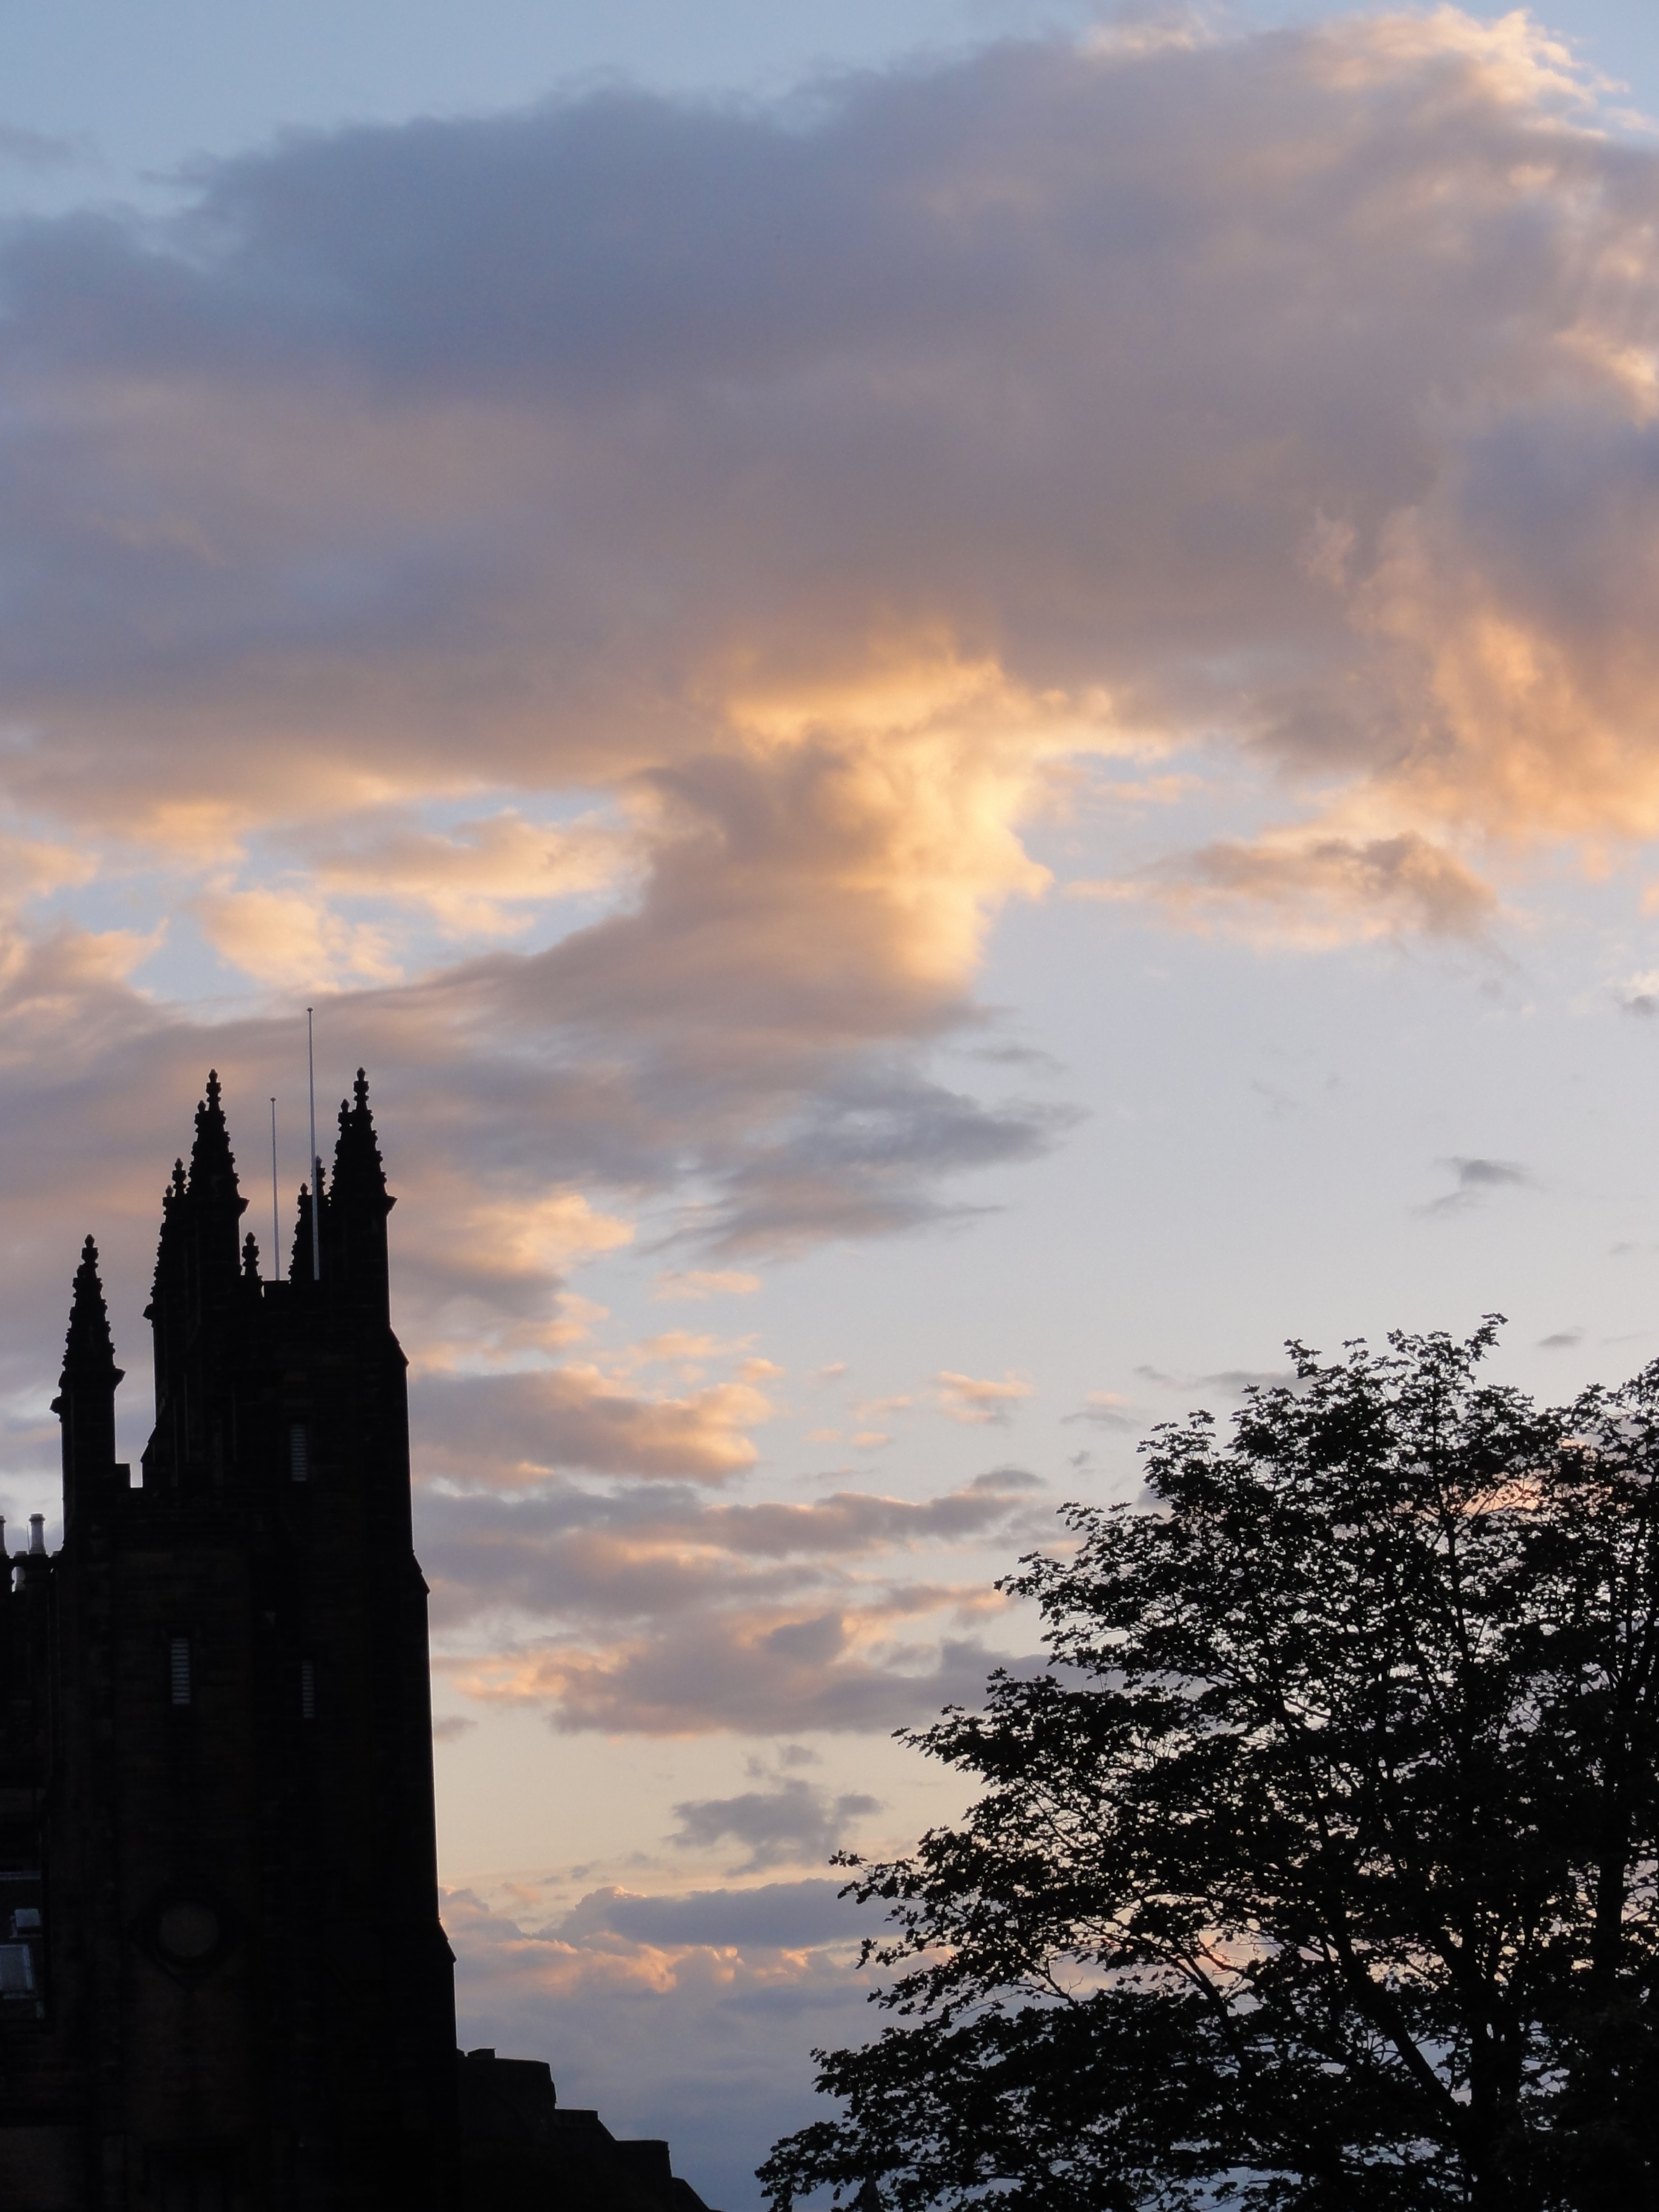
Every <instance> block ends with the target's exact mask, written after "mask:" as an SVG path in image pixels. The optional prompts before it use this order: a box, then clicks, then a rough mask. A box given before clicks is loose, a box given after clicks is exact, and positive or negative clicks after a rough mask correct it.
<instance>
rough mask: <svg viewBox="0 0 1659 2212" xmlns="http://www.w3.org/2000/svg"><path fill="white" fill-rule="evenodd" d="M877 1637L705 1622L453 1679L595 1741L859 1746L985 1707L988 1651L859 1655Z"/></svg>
mask: <svg viewBox="0 0 1659 2212" xmlns="http://www.w3.org/2000/svg"><path fill="white" fill-rule="evenodd" d="M968 1596H969V1592H968V1591H967V1590H962V1591H957V1592H952V1591H948V1590H940V1589H922V1590H919V1591H916V1592H914V1593H911V1594H909V1595H908V1603H909V1604H911V1605H914V1606H915V1608H916V1610H918V1611H920V1612H931V1611H934V1610H936V1609H938V1608H939V1607H942V1606H944V1605H945V1604H946V1603H948V1602H951V1601H952V1600H965V1599H966V1598H968ZM895 1609H902V1607H901V1608H895ZM883 1610H884V1612H886V1611H887V1610H889V1609H887V1608H884V1609H883ZM881 1626H885V1622H884V1620H882V1619H880V1618H877V1619H874V1620H872V1618H871V1617H870V1616H869V1615H868V1614H866V1615H864V1616H862V1617H859V1616H854V1615H853V1614H851V1613H843V1612H841V1611H839V1610H830V1611H828V1612H823V1613H817V1614H815V1615H809V1616H807V1617H806V1618H805V1619H801V1618H787V1619H784V1620H777V1621H776V1622H775V1625H768V1623H767V1622H766V1620H764V1619H763V1618H761V1619H754V1618H750V1619H748V1620H740V1619H735V1618H730V1617H726V1618H721V1617H719V1616H716V1617H715V1618H714V1619H712V1620H708V1621H705V1622H698V1623H696V1624H687V1625H685V1626H676V1627H671V1628H670V1629H669V1630H667V1631H666V1632H664V1633H662V1634H660V1635H658V1636H655V1637H652V1638H640V1639H635V1641H633V1642H632V1643H627V1644H621V1643H619V1644H617V1645H615V1646H613V1647H612V1648H611V1649H610V1650H607V1651H605V1652H604V1653H603V1654H593V1653H588V1652H583V1651H579V1650H563V1649H559V1648H556V1647H542V1648H540V1649H534V1650H527V1651H526V1652H524V1653H522V1654H520V1655H514V1656H502V1657H501V1658H500V1659H497V1660H492V1661H488V1662H481V1663H477V1664H475V1665H471V1666H465V1665H464V1666H460V1667H459V1668H457V1669H456V1670H455V1672H454V1676H453V1679H454V1681H455V1684H456V1686H457V1688H459V1690H460V1691H462V1692H464V1693H465V1695H467V1696H470V1697H474V1698H478V1699H485V1700H493V1701H508V1702H511V1703H513V1704H532V1705H545V1706H546V1707H547V1709H548V1711H549V1714H550V1718H551V1719H552V1720H553V1721H554V1723H555V1724H556V1726H557V1727H558V1728H559V1729H561V1730H562V1731H564V1732H567V1733H574V1732H577V1731H580V1730H582V1729H598V1730H599V1731H601V1732H602V1733H604V1734H605V1735H621V1734H629V1735H633V1734H640V1735H667V1736H684V1735H709V1734H712V1733H714V1732H715V1731H716V1730H729V1731H732V1732H735V1733H737V1734H739V1735H780V1734H782V1733H785V1732H787V1731H788V1730H790V1729H800V1730H818V1729H823V1730H829V1731H833V1732H837V1733H847V1732H848V1731H851V1732H854V1733H856V1734H865V1733H867V1732H869V1731H871V1730H873V1729H888V1730H890V1729H898V1728H905V1727H914V1726H915V1725H917V1724H918V1723H921V1721H923V1720H925V1719H926V1718H927V1717H930V1716H932V1715H933V1714H934V1713H936V1712H938V1711H939V1708H940V1706H941V1705H953V1704H964V1703H974V1702H977V1701H978V1700H979V1699H981V1698H982V1697H983V1695H984V1692H985V1684H986V1680H987V1676H988V1675H989V1674H990V1672H991V1669H992V1668H993V1667H994V1666H995V1665H996V1664H997V1663H998V1655H997V1654H995V1653H994V1652H993V1651H992V1650H989V1649H988V1648H987V1646H985V1645H984V1644H980V1643H978V1642H976V1641H973V1640H971V1639H966V1638H949V1637H947V1638H944V1639H942V1640H941V1641H940V1642H939V1644H936V1645H935V1644H917V1645H912V1646H910V1647H908V1649H907V1648H906V1647H905V1646H903V1645H898V1646H896V1647H894V1646H893V1645H891V1644H887V1645H885V1646H884V1644H882V1643H881V1642H879V1641H878V1642H877V1644H876V1648H875V1650H874V1652H873V1654H868V1653H866V1651H864V1650H860V1649H859V1648H858V1647H859V1644H860V1642H866V1643H867V1642H868V1640H869V1638H870V1635H871V1631H872V1629H877V1630H878V1629H879V1628H880V1627H881ZM855 1632H862V1634H861V1635H860V1634H855ZM907 1660H908V1662H909V1664H908V1665H907V1664H905V1663H904V1662H906V1661H907Z"/></svg>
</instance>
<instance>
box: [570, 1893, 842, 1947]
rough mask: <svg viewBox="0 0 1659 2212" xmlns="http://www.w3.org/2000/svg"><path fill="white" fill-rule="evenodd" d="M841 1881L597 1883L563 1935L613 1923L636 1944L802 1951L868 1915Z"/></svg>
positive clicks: (832, 1939) (838, 1936) (612, 1926)
mask: <svg viewBox="0 0 1659 2212" xmlns="http://www.w3.org/2000/svg"><path fill="white" fill-rule="evenodd" d="M840 1891H841V1885H840V1883H838V1882H835V1881H769V1882H764V1883H762V1884H760V1885H758V1886H757V1887H755V1888H752V1889H699V1890H691V1891H689V1892H686V1893H683V1894H681V1895H678V1896H670V1897H633V1896H629V1894H628V1893H626V1892H625V1891H621V1890H615V1889H609V1890H596V1891H595V1892H593V1893H592V1895H591V1896H588V1897H585V1898H584V1899H582V1900H581V1903H580V1905H577V1906H576V1907H575V1908H574V1911H571V1912H570V1913H568V1915H567V1916H566V1917H565V1918H564V1919H563V1920H562V1922H561V1923H559V1933H561V1934H562V1935H566V1934H568V1935H581V1936H586V1935H588V1934H590V1933H592V1931H593V1930H594V1929H600V1928H606V1929H613V1930H614V1931H615V1932H616V1934H617V1935H618V1936H628V1937H629V1939H630V1940H631V1941H632V1942H636V1943H652V1944H680V1943H688V1944H690V1943H706V1944H713V1945H716V1946H718V1947H720V1948H727V1947H735V1948H738V1949H741V1950H749V1949H754V1948H757V1949H761V1950H774V1949H775V1950H790V1951H799V1950H804V1949H805V1948H808V1947H809V1946H811V1945H812V1944H816V1943H836V1942H841V1943H844V1942H848V1940H849V1938H852V1937H854V1936H857V1935H858V1934H859V1933H860V1923H861V1922H862V1921H863V1920H864V1919H865V1918H866V1915H865V1914H863V1913H861V1912H860V1909H859V1907H858V1906H857V1905H854V1903H853V1901H852V1900H851V1899H849V1898H843V1897H842V1895H841V1894H840Z"/></svg>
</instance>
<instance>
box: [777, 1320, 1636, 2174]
mask: <svg viewBox="0 0 1659 2212" xmlns="http://www.w3.org/2000/svg"><path fill="white" fill-rule="evenodd" d="M1499 1318H1501V1317H1500V1316H1492V1317H1489V1319H1488V1321H1487V1322H1486V1324H1485V1325H1484V1326H1483V1327H1482V1328H1481V1329H1480V1331H1479V1332H1478V1334H1476V1335H1475V1336H1474V1338H1472V1339H1471V1340H1469V1341H1468V1343H1465V1344H1459V1343H1456V1342H1454V1341H1453V1340H1451V1339H1450V1338H1449V1337H1447V1336H1445V1335H1442V1334H1431V1335H1427V1336H1407V1335H1398V1334H1397V1335H1395V1336H1393V1337H1391V1338H1390V1339H1389V1351H1388V1352H1385V1353H1382V1354H1376V1353H1373V1352H1370V1351H1368V1350H1367V1349H1366V1347H1365V1346H1363V1345H1360V1346H1350V1347H1349V1348H1348V1351H1347V1354H1346V1357H1345V1358H1343V1359H1341V1360H1340V1361H1339V1362H1337V1363H1335V1364H1321V1363H1320V1361H1319V1360H1318V1359H1317V1358H1316V1356H1315V1355H1314V1354H1312V1353H1310V1352H1308V1351H1307V1350H1306V1349H1305V1348H1304V1347H1303V1346H1300V1345H1293V1346H1291V1352H1292V1354H1293V1355H1294V1357H1295V1359H1296V1363H1297V1376H1298V1380H1297V1383H1295V1384H1294V1385H1293V1386H1290V1387H1286V1388H1283V1389H1267V1390H1259V1391H1256V1392H1254V1393H1252V1394H1251V1395H1249V1399H1248V1401H1247V1402H1246V1404H1245V1406H1244V1407H1243V1411H1242V1412H1241V1413H1239V1415H1238V1416H1237V1422H1236V1424H1235V1428H1234V1433H1233V1436H1232V1438H1231V1443H1227V1444H1225V1445H1224V1444H1222V1443H1220V1442H1219V1441H1218V1438H1217V1437H1216V1435H1215V1433H1214V1430H1213V1426H1212V1423H1211V1420H1210V1419H1209V1416H1208V1415H1206V1414H1201V1413H1200V1414H1198V1415H1195V1416H1194V1417H1193V1418H1192V1419H1190V1420H1189V1421H1188V1422H1187V1423H1186V1424H1185V1425H1169V1426H1165V1427H1164V1428H1162V1429H1159V1430H1158V1431H1156V1432H1155V1433H1154V1435H1153V1437H1152V1439H1151V1440H1150V1442H1149V1443H1147V1444H1146V1446H1145V1447H1144V1449H1145V1451H1146V1463H1147V1472H1148V1477H1149V1483H1148V1497H1147V1498H1146V1500H1145V1501H1143V1503H1142V1504H1139V1505H1138V1506H1133V1507H1131V1506H1123V1505H1119V1506H1113V1507H1109V1508H1104V1509H1101V1508H1096V1507H1087V1506H1073V1507H1071V1508H1069V1509H1068V1510H1067V1515H1066V1518H1067V1520H1068V1522H1069V1524H1070V1526H1071V1528H1072V1529H1073V1533H1074V1534H1075V1537H1076V1539H1077V1544H1076V1547H1075V1548H1074V1549H1073V1550H1072V1551H1071V1552H1070V1553H1069V1554H1068V1555H1067V1556H1065V1557H1060V1558H1052V1559H1051V1558H1045V1557H1042V1556H1036V1557H1032V1558H1030V1559H1026V1560H1024V1561H1023V1562H1022V1564H1021V1571H1019V1572H1018V1574H1016V1575H1015V1576H1013V1577H1012V1578H1011V1579H1010V1581H1009V1582H1008V1583H1006V1585H1005V1587H1006V1588H1008V1589H1012V1590H1013V1591H1015V1592H1017V1593H1018V1595H1022V1596H1024V1597H1028V1598H1031V1599H1034V1600H1035V1601H1036V1603H1037V1605H1038V1606H1039V1607H1040V1608H1041V1611H1042V1618H1043V1620H1044V1623H1045V1632H1044V1633H1045V1642H1046V1643H1047V1644H1048V1650H1049V1652H1050V1655H1051V1664H1050V1666H1049V1667H1048V1671H1047V1672H1045V1673H1043V1674H1041V1675H1040V1676H1038V1677H1037V1678H1036V1679H1035V1680H1030V1679H1019V1678H1016V1677H1013V1676H1010V1675H1008V1674H1003V1673H999V1674H997V1675H995V1676H994V1678H993V1680H992V1683H991V1686H990V1692H989V1697H988V1701H987V1705H986V1708H985V1710H984V1711H981V1712H968V1711H963V1710H961V1709H959V1708H954V1707H953V1708H951V1709H950V1710H949V1711H946V1712H945V1714H944V1716H943V1717H941V1718H940V1719H939V1721H938V1722H937V1723H935V1724H934V1725H933V1727H932V1728H930V1729H927V1730H925V1731H923V1732H921V1733H920V1734H917V1735H912V1736H911V1737H910V1738H909V1739H908V1740H909V1741H911V1742H913V1743H914V1744H915V1746H916V1747H918V1748H919V1749H921V1751H923V1752H925V1753H927V1754H928V1755H929V1756H930V1757H933V1758H935V1759H943V1760H945V1762H946V1763H947V1764H949V1765H952V1766H954V1767H957V1768H959V1769H962V1770H963V1771H966V1772H968V1773H969V1774H972V1775H975V1776H976V1777H978V1778H980V1779H981V1781H982V1782H983V1783H984V1784H985V1785H986V1788H985V1791H984V1794H983V1795H982V1796H981V1798H980V1799H979V1802H977V1803H976V1804H975V1807H974V1808H973V1809H972V1811H971V1812H970V1813H969V1814H968V1816H967V1818H966V1820H965V1821H964V1822H963V1825H962V1826H960V1827H959V1828H954V1829H939V1830H935V1831H933V1832H931V1833H930V1834H928V1835H927V1836H926V1837H924V1838H923V1839H922V1841H921V1844H920V1845H919V1847H918V1849H917V1850H916V1853H915V1857H913V1858H911V1859H908V1860H904V1861H901V1862H899V1863H895V1864H890V1865H869V1864H866V1863H863V1862H860V1860H858V1859H856V1858H853V1857H848V1858H846V1859H844V1860H843V1862H842V1863H844V1864H847V1865H848V1866H850V1867H853V1868H854V1869H856V1870H857V1871H856V1878H855V1880H854V1882H853V1883H852V1884H851V1885H850V1887H851V1888H852V1890H853V1892H854V1893H855V1894H856V1895H857V1896H859V1897H860V1899H865V1900H866V1901H867V1900H872V1899H880V1900H882V1901H884V1903H885V1904H886V1905H888V1906H889V1908H890V1917H891V1921H892V1923H893V1926H892V1929H891V1930H890V1934H889V1935H888V1936H887V1937H886V1938H885V1939H884V1940H883V1941H881V1942H874V1943H872V1944H869V1945H866V1958H868V1957H872V1956H873V1957H874V1958H875V1959H876V1960H877V1961H878V1963H879V1964H881V1965H882V1966H884V1967H886V1968H889V1969H891V1970H896V1971H895V1972H893V1973H892V1975H891V1978H890V1979H889V1980H888V1981H887V1982H886V1983H885V1984H884V1986H883V1988H882V1989H881V1990H879V1991H878V1996H877V2002H878V2003H879V2004H881V2005H883V2006H884V2007H885V2008H887V2009H888V2010H889V2011H890V2012H891V2013H892V2014H894V2015H896V2024H892V2025H889V2026H888V2027H885V2028H884V2030H883V2032H882V2033H881V2034H880V2035H879V2036H878V2038H877V2039H876V2040H875V2041H873V2042H872V2043H871V2044H869V2045H866V2046H864V2047H862V2048H859V2049H853V2050H845V2051H833V2052H829V2053H825V2052H822V2051H820V2052H818V2053H817V2054H816V2056H817V2059H818V2062H819V2065H820V2073H819V2077H818V2086H819V2087H820V2088H821V2089H823V2090H824V2091H826V2092H828V2093H829V2094H830V2095H832V2096H834V2097H836V2098H839V2099H841V2100H842V2102H843V2112H842V2117H840V2118H833V2119H824V2120H820V2121H818V2122H817V2123H815V2124H812V2125H811V2126H809V2127H807V2128H806V2129H805V2130H802V2131H801V2132H800V2133H799V2134H798V2135H795V2136H791V2137H788V2138H787V2139H786V2140H785V2141H783V2142H780V2143H779V2144H777V2145H776V2146H775V2148H774V2150H773V2152H772V2154H771V2156H770V2158H769V2160H768V2162H767V2164H766V2165H765V2166H763V2167H762V2168H761V2179H762V2180H763V2183H764V2185H765V2186H766V2188H767V2190H768V2192H769V2197H770V2198H771V2200H772V2202H773V2203H774V2204H775V2205H777V2206H780V2207H786V2206H787V2205H788V2204H789V2203H790V2202H791V2200H792V2199H793V2197H795V2196H796V2195H799V2194H810V2193H811V2192H812V2191H817V2190H822V2189H824V2188H826V2187H828V2188H829V2189H831V2190H832V2191H833V2192H834V2194H835V2196H836V2199H837V2200H838V2201H840V2200H843V2199H847V2198H854V2197H860V2192H864V2194H863V2195H862V2196H861V2197H860V2201H861V2202H863V2203H866V2204H868V2203H871V2202H872V2201H877V2202H880V2203H884V2204H885V2205H887V2206H888V2207H890V2208H892V2212H912V2209H913V2208H920V2207H922V2206H941V2207H950V2208H955V2207H963V2208H965V2207H967V2206H969V2205H970V2204H979V2203H981V2202H982V2201H983V2200H984V2199H985V2198H986V2197H987V2196H988V2197H992V2198H994V2199H995V2200H996V2201H997V2202H998V2203H1000V2204H1003V2205H1006V2206H1008V2207H1010V2208H1016V2212H1129V2208H1135V2212H1141V2208H1149V2212H1150V2208H1156V2212H1176V2208H1199V2207H1206V2208H1207V2207H1212V2206H1218V2205H1222V2204H1234V2205H1238V2206H1241V2207H1251V2208H1261V2212H1266V2209H1267V2208H1269V2207H1271V2208H1273V2212H1315V2208H1318V2212H1381V2208H1384V2207H1386V2208H1389V2212H1438V2208H1441V2207H1453V2206H1457V2207H1465V2206H1468V2207H1480V2208H1483V2212H1484V2208H1497V2207H1500V2206H1501V2207H1503V2208H1504V2212H1554V2208H1574V2212H1592V2208H1594V2212H1600V2208H1607V2212H1613V2208H1615V2207H1616V2208H1619V2212H1635V2208H1638V2207H1644V2206H1653V2205H1656V2204H1659V2037H1656V2018H1659V1922H1656V1896H1655V1889H1656V1880H1655V1877H1656V1857H1659V1790H1656V1751H1659V1488H1656V1484H1659V1364H1656V1365H1655V1366H1653V1367H1650V1368H1649V1369H1647V1370H1644V1372H1643V1373H1642V1374H1640V1375H1638V1376H1636V1377H1635V1379H1634V1380H1633V1381H1632V1382H1630V1383H1626V1384H1625V1385H1624V1386H1623V1387H1622V1388H1620V1389H1611V1390H1602V1389H1593V1390H1590V1391H1589V1392H1587V1393H1586V1394H1585V1395H1583V1397H1582V1398H1580V1399H1579V1400H1578V1401H1577V1402H1576V1403H1575V1404H1573V1405H1571V1406H1570V1407H1565V1408H1558V1409H1541V1408H1538V1407H1534V1404H1533V1403H1532V1401H1530V1400H1529V1399H1528V1398H1527V1397H1526V1396H1525V1395H1522V1393H1520V1392H1519V1391H1516V1390H1512V1389H1504V1388H1499V1387H1497V1386H1494V1385H1492V1384H1490V1383H1482V1381H1481V1380H1480V1375H1479V1368H1480V1361H1481V1359H1482V1358H1483V1356H1484V1355H1485V1354H1486V1352H1488V1351H1489V1350H1490V1348H1491V1346H1492V1343H1493V1341H1494V1337H1495V1331H1496V1323H1497V1321H1498V1319H1499Z"/></svg>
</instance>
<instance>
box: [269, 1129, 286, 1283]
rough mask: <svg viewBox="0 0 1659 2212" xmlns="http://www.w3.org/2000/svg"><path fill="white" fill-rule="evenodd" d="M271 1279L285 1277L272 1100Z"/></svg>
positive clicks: (277, 1279) (277, 1280)
mask: <svg viewBox="0 0 1659 2212" xmlns="http://www.w3.org/2000/svg"><path fill="white" fill-rule="evenodd" d="M270 1279H271V1281H272V1282H273V1283H280V1282H281V1281H282V1279H283V1232H282V1229H281V1227H280V1225H279V1223H278V1217H277V1212H276V1100H275V1099H274V1098H273V1099H272V1100H271V1102H270Z"/></svg>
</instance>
